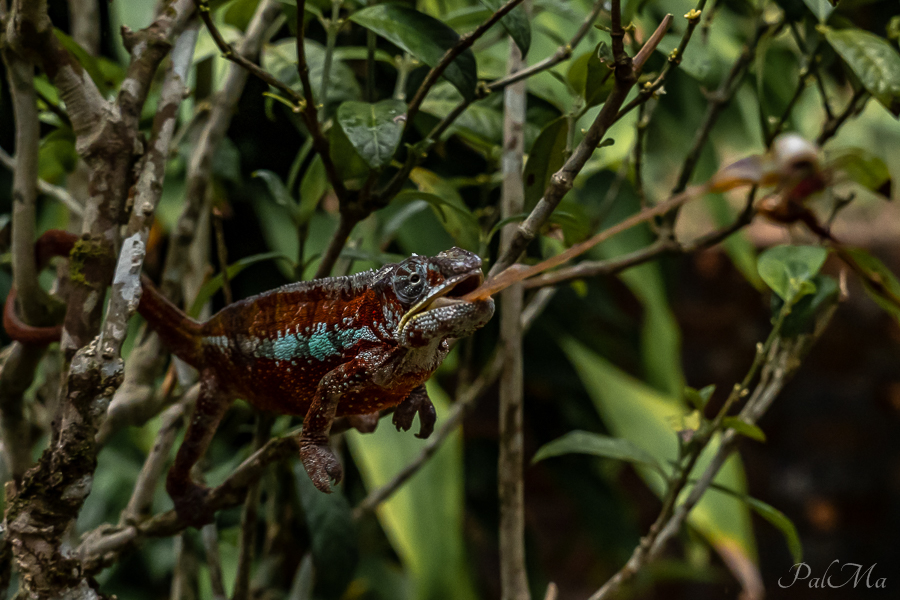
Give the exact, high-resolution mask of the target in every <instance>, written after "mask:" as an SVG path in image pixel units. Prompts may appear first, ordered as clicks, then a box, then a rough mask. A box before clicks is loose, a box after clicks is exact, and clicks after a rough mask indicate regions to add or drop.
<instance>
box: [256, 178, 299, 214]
mask: <svg viewBox="0 0 900 600" xmlns="http://www.w3.org/2000/svg"><path fill="white" fill-rule="evenodd" d="M252 177H258V178H259V179H261V180H262V182H263V183H265V184H266V188H268V190H269V194H271V195H272V200H274V201H275V203H276V204H279V205H281V206H284V207H286V208H287V209H288V210H289V211H290V212H291V216H292V217H294V216H296V214H297V201H296V200H295V199H294V197H293V196H291V193H290V192H289V191H288V189H287V187H285V185H284V182H283V181H281V177H279V176H278V174H277V173H274V172H272V171H269V170H267V169H258V170H256V171H253V173H252Z"/></svg>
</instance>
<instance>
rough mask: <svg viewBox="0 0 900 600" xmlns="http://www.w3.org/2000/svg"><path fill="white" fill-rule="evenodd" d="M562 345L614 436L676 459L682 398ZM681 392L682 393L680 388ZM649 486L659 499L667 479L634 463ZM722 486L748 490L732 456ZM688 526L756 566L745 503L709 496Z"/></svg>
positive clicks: (706, 458) (703, 462) (701, 465)
mask: <svg viewBox="0 0 900 600" xmlns="http://www.w3.org/2000/svg"><path fill="white" fill-rule="evenodd" d="M560 345H561V346H562V349H563V351H564V352H565V353H566V355H567V356H568V358H569V360H570V361H571V362H572V365H573V366H574V367H575V370H576V372H577V373H578V378H579V380H580V381H581V384H582V385H583V386H584V388H585V390H586V391H587V393H588V395H589V397H590V398H591V400H592V401H593V403H594V406H595V407H596V409H597V412H598V413H599V414H600V416H601V417H602V418H603V422H604V424H605V425H606V427H607V428H608V429H609V430H610V432H611V433H612V435H614V436H616V437H619V438H624V439H627V440H630V441H631V442H632V443H633V444H635V445H636V446H638V447H640V448H642V449H643V450H645V451H646V452H648V453H649V454H650V455H651V456H653V458H654V459H655V460H656V461H657V462H659V463H661V464H670V463H671V462H673V461H675V460H677V458H678V455H679V449H678V448H679V444H678V440H677V438H676V434H675V432H673V431H672V428H671V426H670V423H671V422H678V421H679V420H681V419H683V418H685V416H686V415H687V410H686V409H685V408H684V406H683V405H682V403H681V402H680V401H679V399H678V398H673V397H671V396H667V395H665V394H662V393H660V392H658V391H656V390H654V389H652V388H650V387H649V386H647V385H646V384H644V383H642V382H640V381H638V380H636V379H634V378H633V377H631V376H629V375H627V374H625V373H623V372H622V371H621V370H619V369H618V368H616V367H614V366H613V365H611V364H610V363H609V362H608V361H606V360H605V359H604V358H602V357H601V356H599V355H597V354H596V353H594V352H593V351H591V350H589V349H588V348H585V347H584V346H582V345H581V344H579V343H578V342H576V341H574V340H572V339H571V338H564V339H562V340H561V343H560ZM679 393H680V390H679ZM719 444H720V442H719V440H718V438H714V440H713V441H712V442H711V443H710V445H709V446H708V447H707V448H706V450H705V451H704V452H703V454H701V456H700V458H699V460H698V461H697V465H696V466H695V468H694V471H693V473H694V474H695V475H699V474H700V473H702V472H703V471H704V470H705V469H706V466H707V465H708V464H709V462H710V460H711V459H712V456H713V455H714V454H715V452H716V451H717V449H718V447H719ZM636 468H637V470H638V472H639V473H640V474H641V477H642V478H643V479H644V481H646V483H647V485H648V487H650V489H651V490H653V492H654V493H656V494H657V495H658V496H661V495H662V494H663V492H664V490H665V481H664V480H663V479H662V477H661V476H660V475H659V474H657V473H656V472H655V471H654V470H652V469H648V468H646V467H642V466H640V465H636ZM715 481H716V482H717V483H718V484H719V485H723V486H725V487H728V488H731V489H737V490H741V491H743V490H744V489H745V488H746V482H745V479H744V474H743V468H742V467H741V463H740V459H739V458H738V457H737V456H736V455H733V456H731V457H730V458H729V459H728V460H727V461H726V462H725V464H724V465H723V467H722V469H720V470H719V473H718V474H717V475H716V477H715ZM688 520H689V522H690V523H691V524H692V525H693V526H694V527H696V528H697V530H699V531H700V532H701V533H702V534H703V535H704V537H706V538H707V540H708V541H709V542H710V543H711V544H712V545H713V546H714V547H716V549H717V550H719V551H720V552H721V551H722V550H721V549H722V548H723V547H731V546H734V547H735V548H737V549H738V550H739V552H740V555H741V556H742V557H745V558H747V560H749V561H750V562H751V564H752V560H753V559H752V557H753V556H755V554H756V550H755V542H754V538H753V530H752V527H751V523H750V518H749V514H748V511H747V507H746V506H745V505H743V504H742V503H741V502H739V501H737V500H735V499H732V498H725V497H722V496H717V495H712V494H707V495H705V496H704V497H703V498H702V499H701V500H700V502H699V503H698V504H697V506H696V508H694V510H693V511H691V514H690V517H689V518H688Z"/></svg>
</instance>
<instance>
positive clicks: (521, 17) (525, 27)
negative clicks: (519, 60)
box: [481, 0, 531, 57]
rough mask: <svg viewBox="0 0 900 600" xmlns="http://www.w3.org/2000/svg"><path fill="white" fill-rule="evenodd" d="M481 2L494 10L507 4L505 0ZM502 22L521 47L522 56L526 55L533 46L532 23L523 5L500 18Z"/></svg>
mask: <svg viewBox="0 0 900 600" xmlns="http://www.w3.org/2000/svg"><path fill="white" fill-rule="evenodd" d="M481 3H482V4H484V5H485V6H487V7H488V8H490V9H491V10H492V11H494V12H497V9H499V8H500V7H501V6H503V5H504V4H506V2H504V1H503V0H481ZM500 24H501V25H502V26H503V29H505V30H506V33H508V34H509V36H510V37H511V38H512V39H513V41H514V42H515V43H516V46H518V47H519V50H520V51H521V52H522V56H523V57H525V56H526V55H527V54H528V48H530V47H531V24H530V23H529V22H528V15H526V14H525V9H524V8H522V5H521V4H520V5H519V6H517V7H515V8H514V9H512V10H511V11H509V12H508V13H507V14H506V16H505V17H503V18H502V19H500Z"/></svg>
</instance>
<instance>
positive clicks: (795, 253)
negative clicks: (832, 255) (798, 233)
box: [757, 246, 828, 304]
mask: <svg viewBox="0 0 900 600" xmlns="http://www.w3.org/2000/svg"><path fill="white" fill-rule="evenodd" d="M827 257H828V250H827V249H825V248H823V247H821V246H775V247H774V248H769V249H768V250H766V251H765V252H763V253H762V254H760V255H759V259H758V260H757V270H758V271H759V276H760V277H762V279H763V281H765V282H766V285H768V286H769V287H770V288H772V291H774V292H775V293H776V294H778V295H779V296H780V297H781V299H782V300H784V301H785V302H789V303H791V304H793V303H795V302H796V301H797V300H799V299H800V297H802V296H804V295H806V294H811V293H814V292H815V286H814V285H813V283H812V279H813V278H814V277H815V276H816V274H817V273H818V272H819V269H821V268H822V265H823V264H824V263H825V259H826V258H827Z"/></svg>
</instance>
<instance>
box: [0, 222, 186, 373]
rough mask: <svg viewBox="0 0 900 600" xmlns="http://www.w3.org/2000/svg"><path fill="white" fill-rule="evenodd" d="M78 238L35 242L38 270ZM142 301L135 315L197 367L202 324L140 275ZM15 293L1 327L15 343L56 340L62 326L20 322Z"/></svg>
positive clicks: (53, 236) (46, 237)
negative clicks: (139, 315)
mask: <svg viewBox="0 0 900 600" xmlns="http://www.w3.org/2000/svg"><path fill="white" fill-rule="evenodd" d="M77 241H78V236H77V235H75V234H73V233H69V232H67V231H61V230H58V229H51V230H50V231H47V232H46V233H44V234H43V235H42V236H41V237H40V238H39V239H38V241H37V242H36V243H35V246H34V252H35V258H36V262H37V264H38V268H39V269H40V268H43V266H44V265H46V264H47V261H49V260H50V259H51V258H52V257H54V256H68V255H69V254H70V253H71V252H72V249H73V248H74V247H75V244H76V242H77ZM141 287H142V288H143V293H142V294H141V301H140V304H139V305H138V312H139V313H140V314H141V315H142V316H143V317H144V318H145V319H147V322H148V323H150V326H151V327H152V328H153V329H154V330H155V331H156V332H157V334H159V337H160V339H162V341H163V343H164V344H165V345H166V346H167V347H168V348H169V350H171V351H172V353H173V354H176V355H177V356H178V357H179V358H181V359H182V360H184V361H185V362H186V363H188V364H189V365H193V366H198V365H199V364H200V362H201V360H202V349H201V340H202V339H203V336H202V332H201V327H202V326H201V324H200V323H198V322H197V321H194V320H193V319H191V318H190V317H189V316H187V315H186V314H185V313H184V311H182V310H181V309H179V308H178V307H177V306H175V305H174V304H172V303H171V302H169V300H167V299H166V297H165V296H163V295H162V293H160V291H159V290H158V289H156V286H155V285H153V282H151V281H150V279H149V278H148V277H147V276H146V275H141ZM15 298H16V294H15V290H10V293H9V296H8V297H7V299H6V304H5V306H4V309H3V326H4V328H5V329H6V332H7V334H8V335H9V336H10V337H11V338H12V339H14V340H18V341H20V342H23V343H29V344H49V343H51V342H55V341H59V338H60V335H61V333H62V327H61V326H51V327H33V326H30V325H27V324H25V323H23V322H22V321H21V320H20V319H19V318H18V316H17V315H16V311H15V302H16V300H15Z"/></svg>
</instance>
